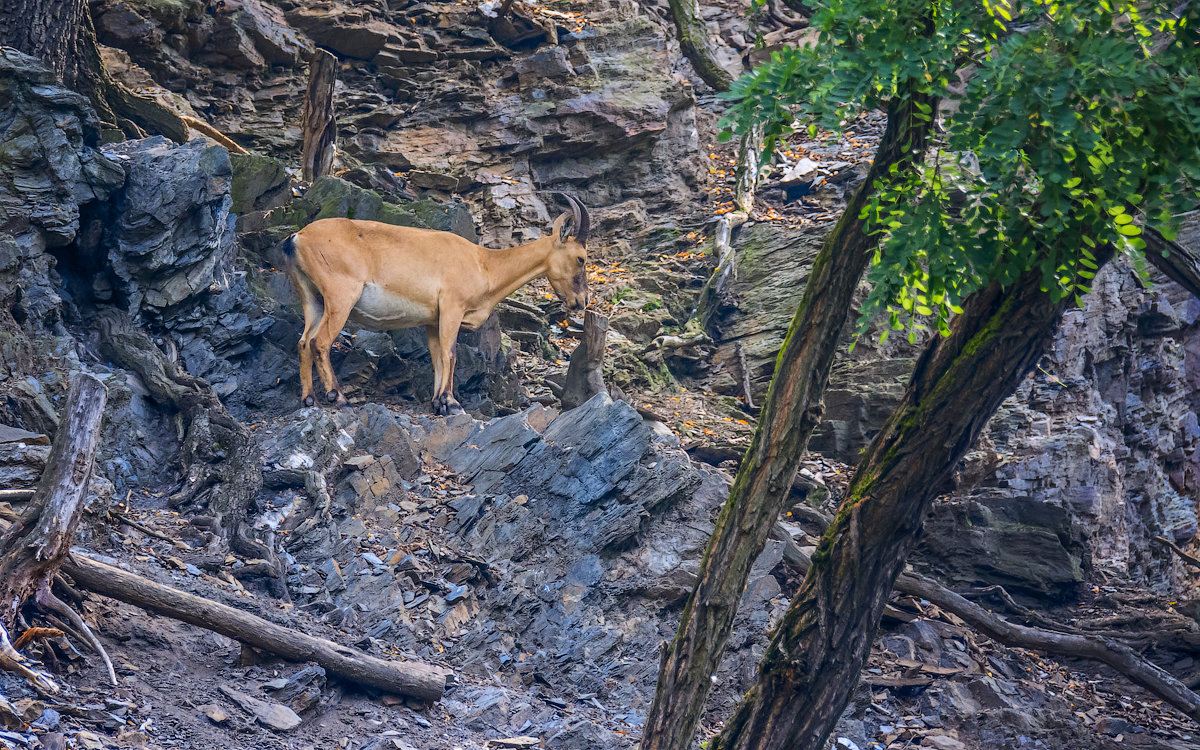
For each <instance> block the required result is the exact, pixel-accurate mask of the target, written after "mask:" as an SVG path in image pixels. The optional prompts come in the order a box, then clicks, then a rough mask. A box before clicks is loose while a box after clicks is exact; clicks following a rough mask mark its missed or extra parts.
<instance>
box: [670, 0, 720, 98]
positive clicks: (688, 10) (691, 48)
mask: <svg viewBox="0 0 1200 750" xmlns="http://www.w3.org/2000/svg"><path fill="white" fill-rule="evenodd" d="M669 2H670V5H671V18H673V19H674V20H675V30H676V31H677V32H678V33H679V48H680V50H682V51H683V54H684V56H685V57H687V59H688V61H689V62H691V64H692V68H694V69H695V71H696V75H698V76H700V79H701V80H702V81H704V82H705V83H707V84H708V85H709V86H712V87H713V88H714V89H716V90H717V91H725V90H726V89H728V88H729V86H730V85H731V84H732V83H733V76H732V75H730V74H729V71H727V70H725V68H722V67H721V64H720V63H718V62H717V53H716V50H715V49H714V48H713V43H712V40H710V39H709V36H708V24H706V23H705V22H704V17H703V16H701V15H700V3H699V2H698V1H697V0H669Z"/></svg>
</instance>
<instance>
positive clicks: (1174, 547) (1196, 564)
mask: <svg viewBox="0 0 1200 750" xmlns="http://www.w3.org/2000/svg"><path fill="white" fill-rule="evenodd" d="M1152 541H1154V542H1155V543H1157V544H1161V545H1162V546H1164V547H1166V548H1167V549H1169V550H1171V551H1172V552H1174V553H1175V554H1176V555H1178V556H1179V559H1180V560H1183V561H1184V562H1185V563H1187V564H1188V565H1191V566H1192V567H1193V568H1200V560H1198V559H1196V558H1195V557H1192V556H1191V555H1189V554H1188V553H1186V552H1184V551H1183V550H1182V549H1181V548H1180V547H1179V545H1178V544H1175V543H1174V542H1172V541H1171V540H1169V539H1167V538H1166V537H1161V536H1156V537H1154V539H1153V540H1152Z"/></svg>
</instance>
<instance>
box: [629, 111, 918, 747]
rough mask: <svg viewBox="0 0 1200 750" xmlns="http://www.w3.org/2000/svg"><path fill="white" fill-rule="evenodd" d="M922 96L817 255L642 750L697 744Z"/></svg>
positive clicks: (818, 408)
mask: <svg viewBox="0 0 1200 750" xmlns="http://www.w3.org/2000/svg"><path fill="white" fill-rule="evenodd" d="M914 101H919V102H921V103H922V104H923V105H928V106H930V107H932V109H933V111H936V109H937V102H936V100H934V99H931V98H929V97H927V96H923V95H919V94H915V93H913V94H910V95H909V96H907V97H906V98H902V99H897V100H895V101H894V102H893V103H892V104H891V106H890V107H889V110H888V124H887V128H886V130H885V131H884V134H883V139H882V141H881V142H880V145H879V149H878V151H877V152H876V154H875V161H874V163H873V164H872V165H871V170H870V172H869V173H868V175H867V179H866V180H865V181H864V182H863V184H862V186H861V187H860V188H859V190H858V192H857V193H856V194H855V195H854V198H853V199H852V200H851V201H850V204H849V205H848V206H847V207H846V210H845V212H844V213H843V214H842V218H841V220H840V221H839V222H838V225H837V227H836V228H835V229H834V230H833V232H832V233H831V234H830V235H829V237H828V238H827V239H826V241H825V243H824V245H822V247H821V251H820V252H819V253H818V254H817V258H816V260H815V261H814V263H813V267H812V271H811V273H810V275H809V280H808V285H807V288H806V289H805V292H804V298H803V300H802V301H801V303H800V308H799V309H798V310H797V311H796V315H795V317H794V318H793V319H792V324H791V327H790V328H789V329H788V333H787V337H786V338H785V339H784V343H783V350H782V351H781V352H780V354H779V360H778V362H777V364H776V369H775V377H774V379H773V380H772V382H771V388H770V390H769V391H768V393H767V399H766V402H765V404H764V406H763V411H762V414H761V417H760V419H759V423H758V428H757V429H756V430H755V433H754V440H753V442H752V443H751V446H750V449H749V451H748V452H747V453H746V456H745V458H744V459H743V460H742V465H741V468H740V469H739V470H738V475H737V479H736V481H735V482H734V485H733V488H732V489H731V490H730V493H729V499H728V501H727V502H726V503H725V507H724V508H723V509H722V510H721V514H720V517H719V518H718V519H717V524H716V528H715V529H714V530H713V535H712V538H711V539H710V540H709V543H708V547H707V548H706V549H705V552H704V559H703V561H702V562H701V566H700V575H699V581H698V582H697V584H696V588H695V590H693V591H692V594H691V596H690V597H689V598H688V601H687V604H686V605H685V606H684V610H683V614H682V616H681V618H680V625H679V631H678V632H677V633H676V635H675V639H674V640H673V641H672V643H671V645H670V647H669V648H667V649H666V650H665V651H664V652H663V661H662V666H661V669H660V672H659V677H658V690H657V692H656V693H655V696H654V702H653V704H652V705H651V707H650V713H649V715H648V717H647V719H646V728H645V731H644V733H643V736H642V744H641V748H642V750H687V748H688V747H689V746H690V743H691V740H692V736H693V735H694V734H695V731H696V725H697V724H698V723H699V721H700V715H701V712H702V711H703V709H704V699H705V697H706V696H707V694H708V689H709V686H710V684H711V677H710V676H711V675H713V674H715V673H716V671H717V667H718V666H719V664H720V661H721V655H722V652H723V651H724V649H725V643H726V641H727V640H728V639H729V631H730V629H731V628H732V626H733V618H734V615H735V614H736V612H737V604H738V601H739V600H740V599H741V596H742V591H743V589H744V588H745V585H746V578H747V576H748V575H749V572H750V566H751V565H752V564H753V563H754V560H755V558H756V557H757V556H758V554H759V553H760V552H761V551H762V548H763V545H764V544H765V543H766V540H767V537H768V535H769V534H770V532H771V528H772V527H773V526H774V525H775V522H776V521H777V520H778V518H779V514H780V512H781V511H782V510H783V509H784V505H785V504H786V502H787V497H788V489H789V488H790V487H791V486H792V480H793V479H794V478H795V476H796V470H797V468H798V467H799V465H800V459H801V458H802V457H803V455H804V451H805V449H806V448H807V446H808V439H809V437H810V436H811V435H812V431H813V429H814V428H815V427H816V425H817V424H818V423H819V422H820V421H821V412H822V404H821V399H822V397H823V396H824V392H825V385H826V383H827V382H828V379H829V368H830V366H831V364H832V362H833V356H834V353H835V352H836V350H837V345H838V344H837V342H838V339H839V337H840V335H841V332H842V328H843V327H844V325H845V322H846V318H847V314H848V311H849V310H850V309H851V305H852V301H853V295H854V290H855V289H856V288H857V286H858V281H859V278H860V277H861V276H862V274H863V271H864V270H865V269H866V267H867V263H868V261H869V259H870V254H871V252H872V251H873V249H874V247H875V242H876V240H875V238H874V237H872V236H869V235H867V234H866V233H865V232H864V227H863V222H862V220H861V219H860V217H859V214H860V213H861V211H862V208H863V206H864V205H865V204H866V202H867V200H868V198H869V196H870V195H871V193H872V191H874V190H875V185H876V183H877V182H883V181H887V180H888V179H891V169H893V168H896V170H897V171H904V170H906V169H908V168H910V167H912V166H913V165H914V164H917V163H919V162H920V161H921V160H922V159H923V157H924V154H925V150H926V144H927V141H928V137H929V134H930V132H931V130H932V120H930V119H929V118H926V119H924V120H923V119H920V118H918V117H914V116H913V115H914V113H917V114H919V112H917V110H916V109H915V108H914V106H913V102H914Z"/></svg>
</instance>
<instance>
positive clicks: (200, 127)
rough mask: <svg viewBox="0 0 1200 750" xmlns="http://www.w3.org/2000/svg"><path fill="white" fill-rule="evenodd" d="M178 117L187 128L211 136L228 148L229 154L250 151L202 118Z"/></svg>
mask: <svg viewBox="0 0 1200 750" xmlns="http://www.w3.org/2000/svg"><path fill="white" fill-rule="evenodd" d="M179 119H181V120H183V124H184V125H187V126H188V128H190V129H192V130H195V131H196V132H197V133H200V134H202V135H206V136H208V137H209V138H212V139H213V140H214V141H216V142H217V143H219V144H221V145H222V146H224V147H225V148H227V149H229V153H231V154H248V153H250V152H249V151H247V150H246V149H244V148H242V147H241V146H239V145H238V144H237V143H235V142H234V141H232V140H231V139H230V138H229V136H227V135H225V134H224V133H222V132H221V131H220V130H217V129H216V128H214V127H213V126H212V125H209V124H208V123H207V122H204V121H203V120H197V119H196V118H195V117H188V116H187V115H180V116H179Z"/></svg>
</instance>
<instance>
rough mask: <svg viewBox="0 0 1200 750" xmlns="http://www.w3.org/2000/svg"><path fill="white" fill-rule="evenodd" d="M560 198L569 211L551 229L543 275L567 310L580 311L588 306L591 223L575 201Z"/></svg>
mask: <svg viewBox="0 0 1200 750" xmlns="http://www.w3.org/2000/svg"><path fill="white" fill-rule="evenodd" d="M560 195H562V196H563V198H565V199H566V201H567V203H568V205H570V206H571V211H570V213H565V214H563V215H562V216H559V217H558V218H557V219H555V220H554V226H553V228H552V229H551V239H552V241H553V242H554V250H553V251H552V252H551V253H550V266H549V268H548V269H547V273H546V275H547V277H548V278H549V279H550V286H552V287H554V291H555V292H556V293H557V294H558V297H559V299H561V300H562V301H563V304H565V305H566V306H567V309H569V310H582V309H583V308H585V307H587V303H588V283H587V237H588V229H589V228H590V227H591V223H592V220H591V217H590V216H588V212H587V208H585V207H584V205H583V204H582V203H580V202H579V199H578V198H576V197H575V196H573V195H566V194H565V193H560Z"/></svg>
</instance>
